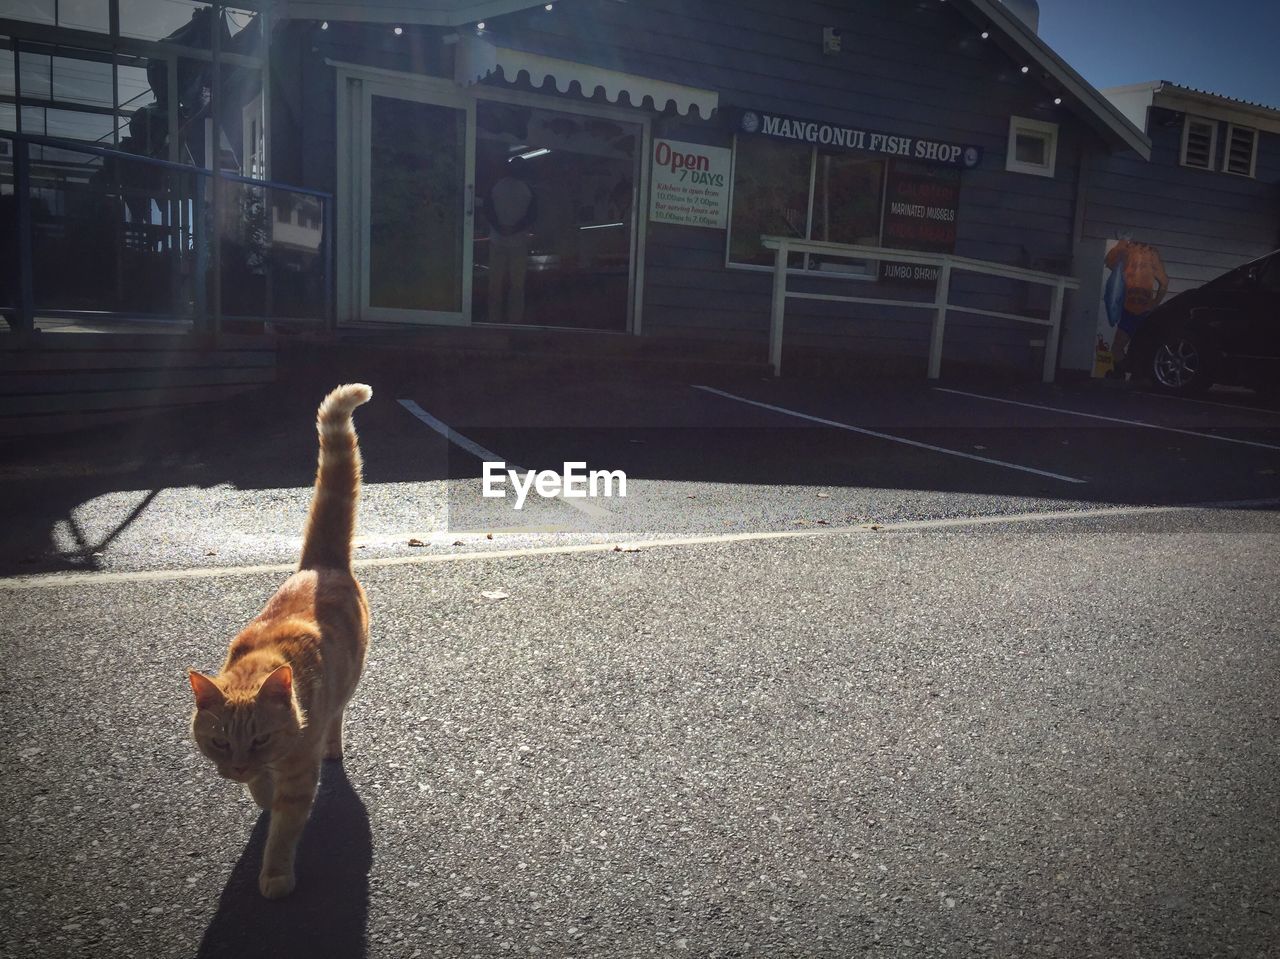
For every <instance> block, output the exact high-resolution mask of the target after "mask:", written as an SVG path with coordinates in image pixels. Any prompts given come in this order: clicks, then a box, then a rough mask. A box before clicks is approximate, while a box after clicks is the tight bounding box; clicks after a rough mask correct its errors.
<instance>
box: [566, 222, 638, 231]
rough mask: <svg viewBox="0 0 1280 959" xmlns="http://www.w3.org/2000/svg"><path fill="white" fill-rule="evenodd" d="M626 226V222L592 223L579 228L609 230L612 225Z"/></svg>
mask: <svg viewBox="0 0 1280 959" xmlns="http://www.w3.org/2000/svg"><path fill="white" fill-rule="evenodd" d="M618 226H626V224H625V223H591V224H588V225H587V226H580V227H578V229H579V230H608V229H610V228H612V227H618Z"/></svg>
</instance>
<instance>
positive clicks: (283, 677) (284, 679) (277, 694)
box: [258, 663, 293, 703]
mask: <svg viewBox="0 0 1280 959" xmlns="http://www.w3.org/2000/svg"><path fill="white" fill-rule="evenodd" d="M258 699H259V701H263V700H265V701H267V702H278V703H292V702H293V668H292V667H291V666H290V665H289V664H288V663H285V665H283V666H278V667H276V669H275V671H274V672H272V673H271V675H270V676H268V677H267V678H266V679H264V680H263V681H262V685H261V686H259V687H258Z"/></svg>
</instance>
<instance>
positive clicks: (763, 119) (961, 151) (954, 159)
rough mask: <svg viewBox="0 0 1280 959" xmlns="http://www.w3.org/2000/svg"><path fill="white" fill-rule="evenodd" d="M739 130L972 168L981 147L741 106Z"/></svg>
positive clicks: (834, 147) (977, 159)
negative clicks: (758, 110) (742, 108)
mask: <svg viewBox="0 0 1280 959" xmlns="http://www.w3.org/2000/svg"><path fill="white" fill-rule="evenodd" d="M738 128H739V129H740V130H741V131H742V132H743V133H752V134H758V135H760V136H767V137H777V138H779V139H782V140H795V141H797V142H799V143H811V144H814V145H815V146H822V147H831V148H833V149H837V150H857V151H862V152H865V153H879V154H883V155H886V156H893V157H901V158H902V159H905V160H920V161H923V162H925V163H941V164H945V165H946V166H953V167H960V168H968V169H972V168H973V167H976V166H977V165H978V164H979V163H981V162H982V147H979V146H972V145H967V144H963V143H949V142H948V141H946V140H934V139H930V138H928V137H907V136H901V135H899V134H895V133H884V132H882V131H878V130H863V129H860V128H858V127H846V126H841V125H840V124H838V123H823V122H821V121H819V120H805V119H802V118H800V117H791V116H783V115H782V114H779V113H763V112H757V111H755V110H745V111H743V113H742V116H741V118H740V119H739V121H738Z"/></svg>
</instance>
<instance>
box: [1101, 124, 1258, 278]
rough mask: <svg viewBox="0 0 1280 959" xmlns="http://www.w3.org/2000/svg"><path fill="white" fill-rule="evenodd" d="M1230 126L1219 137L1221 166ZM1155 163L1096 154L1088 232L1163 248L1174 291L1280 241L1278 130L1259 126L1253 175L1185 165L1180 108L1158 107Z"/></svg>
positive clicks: (1153, 148) (1153, 151)
mask: <svg viewBox="0 0 1280 959" xmlns="http://www.w3.org/2000/svg"><path fill="white" fill-rule="evenodd" d="M1225 133H1226V124H1225V123H1222V124H1221V130H1220V131H1219V135H1218V156H1217V157H1215V166H1217V167H1221V165H1222V151H1223V150H1224V149H1225V142H1224V141H1225V140H1226V136H1225ZM1148 134H1149V135H1150V137H1151V162H1150V163H1149V164H1148V163H1143V162H1142V161H1141V160H1139V159H1138V158H1137V157H1132V156H1127V155H1120V156H1106V155H1103V156H1099V157H1098V158H1097V160H1096V162H1095V164H1094V165H1093V166H1092V167H1091V169H1090V172H1089V175H1088V176H1087V177H1086V185H1087V191H1088V192H1087V196H1088V201H1087V203H1086V205H1085V220H1084V236H1085V238H1086V239H1088V240H1096V241H1101V242H1105V241H1106V240H1108V239H1114V238H1115V236H1116V235H1117V234H1118V233H1131V234H1132V235H1133V238H1134V239H1136V240H1140V241H1142V242H1144V243H1150V244H1151V245H1152V246H1154V247H1156V248H1157V249H1159V251H1160V255H1161V258H1162V259H1163V260H1164V264H1165V269H1166V270H1167V271H1168V272H1169V288H1170V290H1172V291H1173V292H1174V293H1178V292H1181V291H1182V290H1185V289H1189V288H1191V287H1195V286H1199V285H1200V284H1202V283H1204V282H1206V281H1208V280H1211V279H1213V278H1214V277H1215V276H1218V275H1220V274H1222V273H1224V272H1226V271H1227V270H1230V269H1232V268H1233V267H1236V266H1239V265H1240V264H1241V263H1244V262H1246V261H1248V260H1251V259H1254V258H1255V257H1259V256H1262V255H1263V254H1264V253H1269V252H1270V251H1271V250H1274V249H1276V248H1277V247H1280V134H1275V133H1268V132H1266V131H1265V130H1264V131H1259V133H1258V137H1259V141H1258V162H1257V169H1256V171H1255V172H1256V176H1254V177H1253V178H1249V177H1243V176H1236V175H1233V174H1230V173H1223V172H1221V170H1220V169H1218V170H1195V169H1191V168H1190V167H1184V166H1182V165H1180V163H1179V158H1180V155H1181V154H1180V151H1181V148H1182V119H1181V115H1180V114H1173V113H1172V112H1171V111H1168V110H1162V109H1160V108H1153V109H1152V111H1151V118H1150V122H1149V124H1148Z"/></svg>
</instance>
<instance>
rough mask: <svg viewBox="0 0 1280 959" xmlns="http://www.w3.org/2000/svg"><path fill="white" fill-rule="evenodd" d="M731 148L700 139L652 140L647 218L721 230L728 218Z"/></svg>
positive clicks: (731, 161)
mask: <svg viewBox="0 0 1280 959" xmlns="http://www.w3.org/2000/svg"><path fill="white" fill-rule="evenodd" d="M732 165H733V151H732V150H729V149H726V148H724V147H708V146H703V145H702V144H700V143H679V142H677V141H675V140H655V141H654V144H653V188H652V189H651V190H650V191H649V219H650V220H655V221H657V222H659V223H677V224H679V225H681V226H701V227H706V228H708V229H712V230H723V229H724V228H725V227H726V226H727V225H728V222H729V171H730V170H731V168H732Z"/></svg>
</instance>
